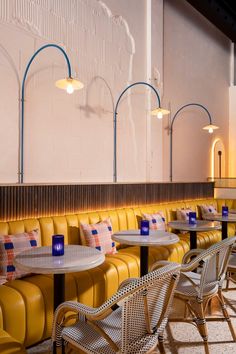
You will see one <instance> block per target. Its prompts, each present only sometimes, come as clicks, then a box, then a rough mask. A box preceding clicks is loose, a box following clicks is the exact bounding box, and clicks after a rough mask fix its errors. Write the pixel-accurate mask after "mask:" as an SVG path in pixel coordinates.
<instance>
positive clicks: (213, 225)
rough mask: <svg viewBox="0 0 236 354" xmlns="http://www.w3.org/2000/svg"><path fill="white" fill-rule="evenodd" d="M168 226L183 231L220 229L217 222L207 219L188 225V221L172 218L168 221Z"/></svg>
mask: <svg viewBox="0 0 236 354" xmlns="http://www.w3.org/2000/svg"><path fill="white" fill-rule="evenodd" d="M168 226H170V227H172V228H173V229H176V230H183V231H212V230H220V229H221V225H220V223H219V222H215V221H208V220H197V224H196V225H190V224H189V223H188V221H181V220H174V221H170V222H169V223H168Z"/></svg>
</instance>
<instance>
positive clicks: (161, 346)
mask: <svg viewBox="0 0 236 354" xmlns="http://www.w3.org/2000/svg"><path fill="white" fill-rule="evenodd" d="M158 344H159V350H160V353H161V354H165V352H166V351H165V348H164V337H163V335H159V336H158Z"/></svg>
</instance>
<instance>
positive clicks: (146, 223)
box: [140, 220, 149, 236]
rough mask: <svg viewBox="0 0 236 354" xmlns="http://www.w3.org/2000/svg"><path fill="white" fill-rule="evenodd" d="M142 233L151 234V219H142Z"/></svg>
mask: <svg viewBox="0 0 236 354" xmlns="http://www.w3.org/2000/svg"><path fill="white" fill-rule="evenodd" d="M140 235H144V236H147V235H149V221H148V220H141V226H140Z"/></svg>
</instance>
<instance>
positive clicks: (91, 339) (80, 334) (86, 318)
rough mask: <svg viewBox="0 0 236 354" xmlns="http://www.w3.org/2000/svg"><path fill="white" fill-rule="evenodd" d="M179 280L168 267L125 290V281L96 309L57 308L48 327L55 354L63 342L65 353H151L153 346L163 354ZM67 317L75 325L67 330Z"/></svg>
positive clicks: (174, 267) (67, 304) (172, 267)
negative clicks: (51, 329) (71, 351)
mask: <svg viewBox="0 0 236 354" xmlns="http://www.w3.org/2000/svg"><path fill="white" fill-rule="evenodd" d="M179 274H180V265H179V264H176V263H171V264H169V265H167V266H166V267H163V268H161V269H158V270H156V271H154V272H151V273H148V274H147V275H145V276H143V277H142V278H137V279H136V278H135V279H131V280H130V282H129V284H127V283H128V282H127V280H126V281H125V282H124V284H123V285H122V284H121V286H120V288H119V289H118V291H117V292H116V293H115V294H114V295H113V296H112V297H111V298H110V299H108V300H107V301H106V302H105V303H104V304H103V305H101V306H100V307H98V308H92V307H89V306H86V305H83V304H80V303H78V302H74V301H67V302H64V303H62V304H61V305H59V306H58V308H57V309H56V311H55V315H54V321H53V331H52V340H53V348H54V353H55V352H56V349H57V348H58V347H63V345H64V343H63V342H65V343H66V349H67V347H68V350H69V348H71V347H72V348H73V349H74V350H75V352H79V353H94V354H98V353H104V354H115V353H125V354H138V353H152V352H155V350H156V348H157V347H158V343H159V348H160V351H161V352H164V346H163V332H164V329H165V327H166V324H167V321H168V315H169V311H170V306H171V303H172V300H173V294H174V290H175V288H176V284H177V281H178V278H179ZM72 312H73V313H74V314H75V315H76V319H75V320H74V323H73V324H69V325H68V321H69V320H70V322H69V323H71V321H72V319H71V318H72V317H73V314H72V315H71V313H72ZM68 313H69V314H70V315H69V314H68ZM63 351H64V349H63V350H62V352H63ZM73 352H74V351H73Z"/></svg>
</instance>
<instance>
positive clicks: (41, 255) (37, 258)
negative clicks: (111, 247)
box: [14, 245, 105, 310]
mask: <svg viewBox="0 0 236 354" xmlns="http://www.w3.org/2000/svg"><path fill="white" fill-rule="evenodd" d="M104 260H105V256H104V254H103V253H101V252H100V251H98V250H96V249H95V248H92V247H86V246H78V245H66V246H65V252H64V255H63V256H52V247H51V246H45V247H34V248H31V249H29V250H26V251H23V252H21V253H19V254H18V255H17V256H16V257H15V259H14V265H15V266H16V267H17V268H19V269H22V270H24V271H27V272H32V273H37V274H53V279H54V310H55V309H56V308H57V306H58V305H59V304H60V303H62V302H64V301H65V273H71V272H79V271H82V270H87V269H91V268H94V267H97V266H98V265H100V264H101V263H103V262H104Z"/></svg>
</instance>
